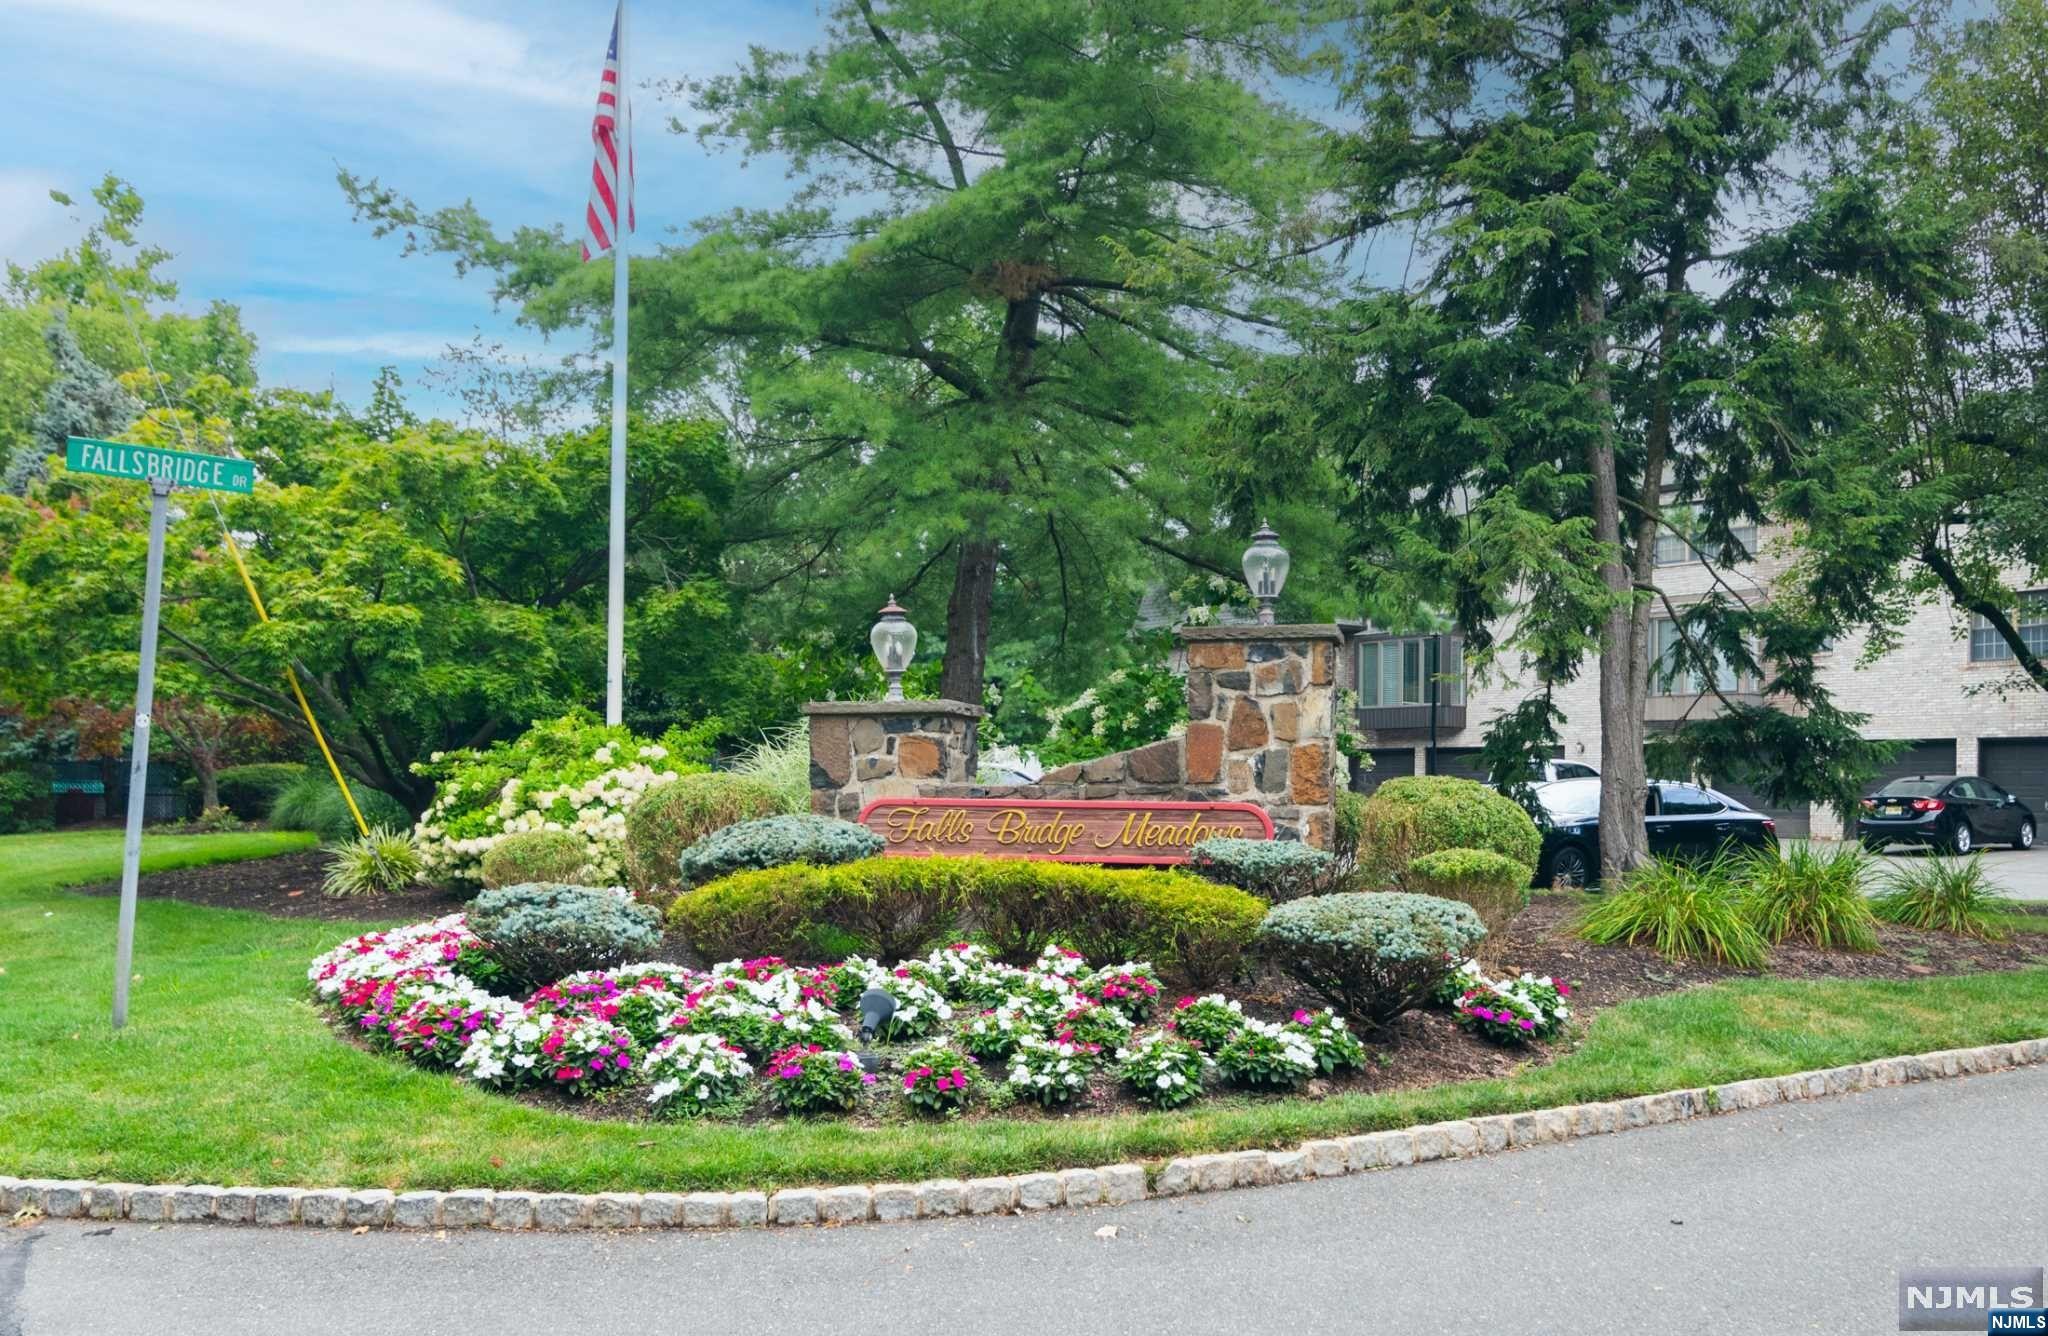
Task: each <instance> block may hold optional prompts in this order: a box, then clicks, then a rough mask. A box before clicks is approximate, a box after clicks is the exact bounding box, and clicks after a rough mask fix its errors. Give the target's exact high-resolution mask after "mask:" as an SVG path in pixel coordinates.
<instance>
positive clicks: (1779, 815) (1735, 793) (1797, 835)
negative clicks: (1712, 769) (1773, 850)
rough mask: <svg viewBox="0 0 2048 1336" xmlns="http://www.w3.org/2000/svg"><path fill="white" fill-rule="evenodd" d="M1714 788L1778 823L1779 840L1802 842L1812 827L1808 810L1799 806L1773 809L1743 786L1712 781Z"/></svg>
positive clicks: (1753, 791)
mask: <svg viewBox="0 0 2048 1336" xmlns="http://www.w3.org/2000/svg"><path fill="white" fill-rule="evenodd" d="M1713 787H1714V788H1717V789H1719V790H1720V791H1721V792H1723V793H1725V794H1727V795H1728V796H1729V797H1731V798H1733V799H1734V800H1735V801H1736V802H1739V803H1741V804H1742V805H1743V806H1744V807H1747V808H1749V809H1750V810H1751V811H1753V812H1762V813H1763V814H1764V815H1765V816H1767V817H1769V818H1771V820H1773V821H1775V822H1777V823H1778V838H1779V839H1781V840H1803V839H1805V838H1806V837H1807V835H1808V834H1809V833H1810V831H1811V827H1812V825H1813V822H1812V818H1811V814H1810V809H1809V808H1807V807H1806V806H1805V804H1803V803H1802V804H1801V805H1799V806H1797V807H1774V806H1772V805H1771V804H1770V803H1767V802H1765V801H1764V797H1763V795H1762V794H1761V793H1758V792H1757V791H1756V790H1755V789H1752V788H1749V787H1748V786H1747V785H1743V784H1723V783H1721V782H1720V781H1719V780H1716V781H1714V784H1713Z"/></svg>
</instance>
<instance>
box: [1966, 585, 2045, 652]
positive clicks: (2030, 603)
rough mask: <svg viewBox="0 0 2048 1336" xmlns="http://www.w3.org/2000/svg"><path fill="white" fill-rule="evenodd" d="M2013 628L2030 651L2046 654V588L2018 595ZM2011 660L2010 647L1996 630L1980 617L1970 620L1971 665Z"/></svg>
mask: <svg viewBox="0 0 2048 1336" xmlns="http://www.w3.org/2000/svg"><path fill="white" fill-rule="evenodd" d="M2013 627H2014V629H2016V630H2017V631H2018V632H2019V633H2020V643H2021V644H2023V645H2025V646H2026V647H2027V649H2028V650H2029V651H2030V652H2032V653H2034V654H2048V589H2030V590H2028V591H2027V592H2026V593H2024V594H2021V595H2020V606H2019V610H2018V611H2017V612H2016V613H2015V614H2014V616H2013ZM2012 658H2013V653H2012V646H2011V645H2008V644H2006V643H2005V637H2004V636H2002V635H2000V634H1998V630H1997V628H1995V627H1993V626H1992V625H1991V623H1990V622H1988V621H1986V620H1984V618H1982V617H1981V616H1980V617H1973V618H1971V619H1970V662H1972V663H2010V662H2012Z"/></svg>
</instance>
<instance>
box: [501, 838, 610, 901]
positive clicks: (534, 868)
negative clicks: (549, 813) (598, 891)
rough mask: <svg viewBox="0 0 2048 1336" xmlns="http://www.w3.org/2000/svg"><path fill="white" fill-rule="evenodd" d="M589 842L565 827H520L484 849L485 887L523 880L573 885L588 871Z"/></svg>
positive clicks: (512, 884) (511, 884)
mask: <svg viewBox="0 0 2048 1336" xmlns="http://www.w3.org/2000/svg"><path fill="white" fill-rule="evenodd" d="M589 862H590V846H589V845H588V844H586V843H585V842H584V840H583V838H582V837H581V836H578V835H571V834H570V833H569V832H568V831H566V830H522V831H520V832H518V833H517V834H514V835H507V836H506V837H505V838H504V839H502V840H499V841H498V842H497V843H496V844H494V845H492V846H491V847H490V848H488V849H486V850H485V851H484V860H483V864H482V867H481V869H480V870H481V871H482V873H483V883H484V888H485V889H486V890H493V891H494V890H497V889H498V888H499V887H501V886H518V885H521V884H523V883H531V882H547V883H554V884H561V883H564V882H566V883H569V884H571V885H575V884H577V883H579V882H580V881H581V880H583V879H584V878H585V877H586V876H587V875H588V867H587V865H588V864H589Z"/></svg>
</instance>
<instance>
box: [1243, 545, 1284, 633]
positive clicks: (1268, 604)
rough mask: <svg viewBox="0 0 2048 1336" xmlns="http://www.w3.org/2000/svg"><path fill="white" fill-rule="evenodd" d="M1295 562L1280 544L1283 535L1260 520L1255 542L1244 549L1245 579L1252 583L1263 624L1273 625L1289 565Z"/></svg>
mask: <svg viewBox="0 0 2048 1336" xmlns="http://www.w3.org/2000/svg"><path fill="white" fill-rule="evenodd" d="M1292 561H1293V559H1292V558H1291V557H1289V556H1288V555H1287V549H1286V548H1284V547H1282V546H1280V535H1279V534H1276V533H1274V532H1273V530H1272V527H1271V526H1270V525H1268V524H1266V523H1264V522H1261V523H1260V525H1259V531H1258V532H1257V533H1255V534H1253V535H1252V545H1251V546H1250V547H1248V548H1246V549H1245V550H1244V582H1245V583H1246V584H1248V585H1250V586H1251V591H1252V597H1254V598H1256V599H1258V601H1259V625H1261V626H1271V625H1272V624H1273V605H1274V603H1276V602H1278V601H1279V598H1280V590H1281V589H1282V588H1283V587H1284V586H1285V585H1286V584H1287V568H1288V566H1290V565H1291V564H1292Z"/></svg>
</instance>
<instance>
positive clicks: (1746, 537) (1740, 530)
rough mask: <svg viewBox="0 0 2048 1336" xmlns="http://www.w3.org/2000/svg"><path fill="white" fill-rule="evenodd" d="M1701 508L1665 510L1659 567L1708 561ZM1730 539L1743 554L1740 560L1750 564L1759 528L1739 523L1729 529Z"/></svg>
mask: <svg viewBox="0 0 2048 1336" xmlns="http://www.w3.org/2000/svg"><path fill="white" fill-rule="evenodd" d="M1700 528H1701V526H1700V508H1699V507H1698V506H1695V505H1669V506H1666V507H1664V523H1663V524H1661V525H1659V526H1658V528H1657V564H1658V565H1659V566H1680V565H1683V564H1685V563H1686V562H1689V561H1705V560H1706V559H1707V554H1708V551H1709V549H1708V547H1707V543H1706V540H1705V539H1704V538H1703V537H1702V535H1701V532H1700ZM1728 533H1729V536H1730V537H1732V538H1734V540H1735V545H1736V547H1737V549H1738V550H1739V551H1740V553H1741V556H1740V558H1739V560H1743V561H1748V560H1750V559H1752V558H1753V557H1754V556H1755V554H1756V526H1755V525H1754V524H1736V525H1732V526H1730V527H1729V530H1728Z"/></svg>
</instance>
